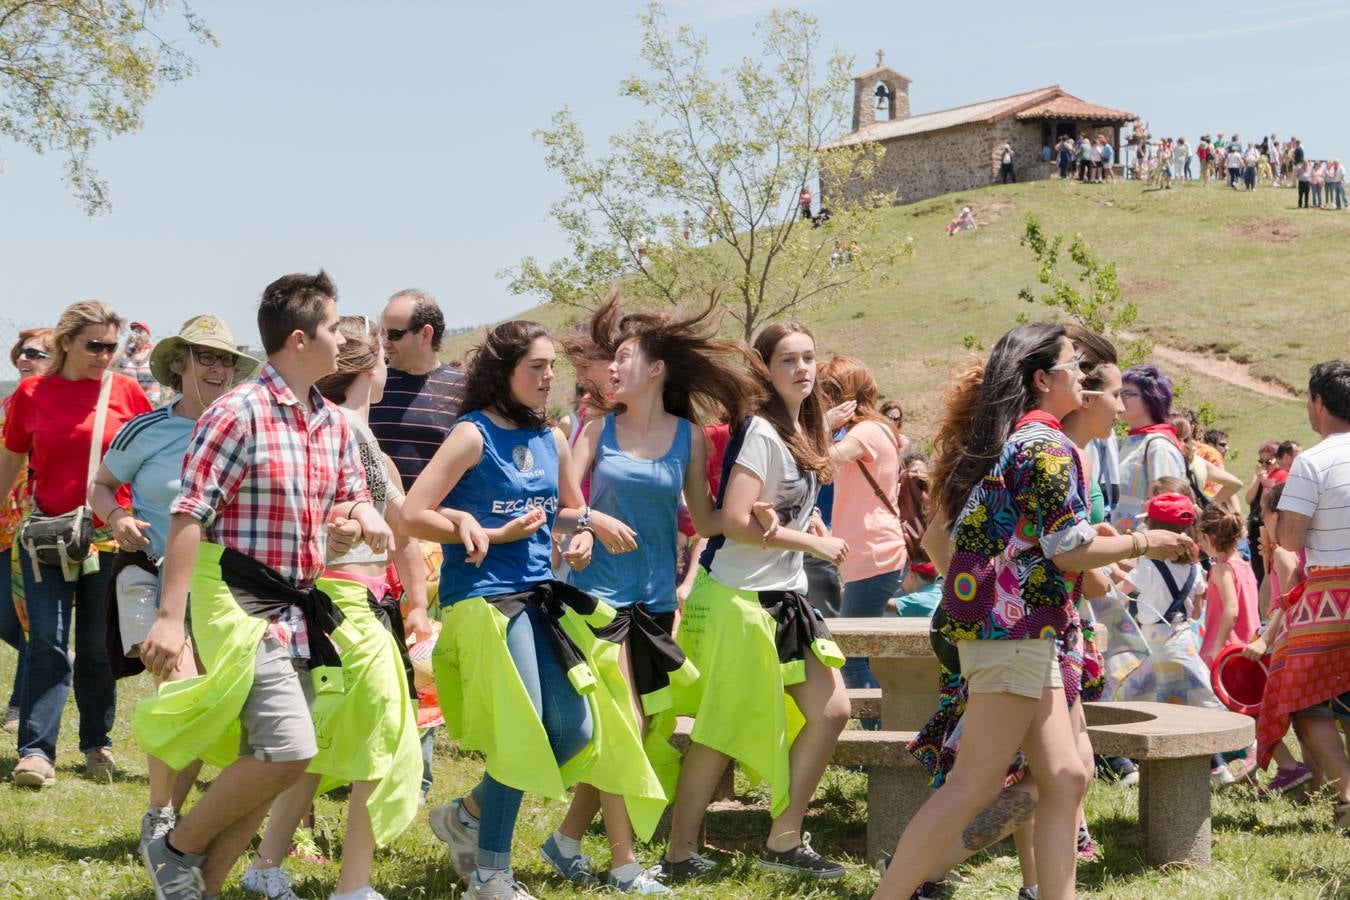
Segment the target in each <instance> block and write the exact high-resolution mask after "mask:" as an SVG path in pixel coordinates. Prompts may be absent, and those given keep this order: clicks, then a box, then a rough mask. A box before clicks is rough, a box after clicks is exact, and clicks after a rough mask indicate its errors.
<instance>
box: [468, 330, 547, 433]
mask: <svg viewBox="0 0 1350 900" xmlns="http://www.w3.org/2000/svg"><path fill="white" fill-rule="evenodd" d="M548 336H549V334H548V329H547V328H545V327H544V326H543V325H540V324H539V323H538V322H527V321H525V320H524V319H513V320H512V321H510V322H503V323H502V324H500V325H498V326H497V327H496V328H493V329H491V330H489V331H487V332H486V333H485V334H484V335H483V343H481V344H479V345H478V346H477V347H474V348H473V350H472V351H471V352H472V354H473V355H472V356H471V357H470V358H469V370H468V372H466V373H465V381H466V384H465V386H464V403H463V404H462V405H461V412H466V413H467V412H473V411H474V410H477V409H488V408H492V409H494V410H496V411H497V412H499V413H501V415H502V418H504V419H506V420H507V421H509V422H510V423H511V424H512V425H515V426H517V427H518V428H543V427H544V426H546V425H547V424H548V417H547V415H546V414H545V412H544V410H542V409H531V408H530V407H528V406H526V405H525V404H523V403H521V402H520V401H519V400H517V399H516V397H515V395H514V394H512V393H511V373H512V372H514V371H515V369H516V366H517V365H519V363H520V361H521V360H522V359H524V358H525V354H526V353H529V352H530V346H531V345H532V344H533V343H534V342H535V341H536V340H538V339H539V338H546V337H548Z"/></svg>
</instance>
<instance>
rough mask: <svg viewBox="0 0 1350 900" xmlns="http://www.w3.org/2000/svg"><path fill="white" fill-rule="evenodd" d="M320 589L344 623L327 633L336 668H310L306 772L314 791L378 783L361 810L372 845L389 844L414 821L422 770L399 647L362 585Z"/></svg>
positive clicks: (341, 583) (323, 584) (331, 582)
mask: <svg viewBox="0 0 1350 900" xmlns="http://www.w3.org/2000/svg"><path fill="white" fill-rule="evenodd" d="M318 588H319V590H321V591H323V592H324V593H325V594H327V595H328V596H329V597H330V598H331V599H332V601H333V603H334V604H336V605H337V607H338V609H340V610H342V615H343V622H342V624H341V625H339V626H338V629H337V630H336V631H335V632H334V633H333V634H332V635H331V637H332V639H333V644H334V645H335V646H336V647H337V648H338V652H339V655H340V656H341V659H342V668H341V669H337V670H334V669H331V668H327V669H316V670H315V671H314V676H315V677H314V687H315V695H314V710H313V715H314V733H315V738H316V740H317V742H318V745H319V752H318V754H317V755H316V756H315V757H314V759H312V760H310V763H309V768H308V771H309V772H311V773H316V774H319V775H321V776H323V777H322V778H321V780H320V782H319V788H318V791H317V793H318V794H325V793H327V792H328V791H330V790H332V789H333V788H335V787H338V786H339V785H342V784H348V783H350V782H355V781H374V782H378V783H377V784H376V785H375V788H374V790H373V791H371V794H370V799H369V800H368V801H367V803H366V809H367V811H368V812H369V813H370V823H371V828H372V831H373V833H374V835H375V842H376V844H378V845H379V846H381V847H383V846H387V845H388V844H389V843H390V842H391V841H393V840H394V838H396V837H398V836H399V835H400V834H402V833H403V831H404V829H406V828H407V827H408V825H409V824H411V823H412V820H413V819H414V818H415V817H416V816H417V798H418V794H419V792H420V790H421V771H422V748H421V745H420V743H419V742H418V736H417V711H416V710H415V709H414V708H413V703H412V697H411V696H410V695H409V693H408V680H407V676H406V675H405V674H404V671H403V663H402V661H401V659H400V657H399V653H398V645H397V644H395V643H394V636H393V635H392V634H390V633H389V631H388V630H387V629H385V627H384V626H383V625H381V624H380V620H379V619H377V618H376V617H375V614H374V613H373V612H371V610H370V604H369V603H368V602H367V599H366V598H367V593H368V592H367V589H366V586H365V585H363V584H360V583H357V582H354V581H346V580H343V579H340V578H322V579H320V580H319V583H318ZM335 675H336V676H340V677H337V678H334V677H333V676H335ZM325 678H327V679H328V682H329V683H330V684H331V683H333V682H336V689H332V690H325V689H324V686H323V684H324V683H323V679H325Z"/></svg>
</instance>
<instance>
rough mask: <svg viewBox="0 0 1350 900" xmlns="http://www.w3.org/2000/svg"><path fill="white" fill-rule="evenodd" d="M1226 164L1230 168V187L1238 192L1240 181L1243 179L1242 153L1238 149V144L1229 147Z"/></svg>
mask: <svg viewBox="0 0 1350 900" xmlns="http://www.w3.org/2000/svg"><path fill="white" fill-rule="evenodd" d="M1225 163H1226V164H1227V166H1228V187H1229V188H1230V189H1231V190H1234V191H1236V190H1237V183H1238V179H1239V178H1241V177H1242V151H1241V150H1239V149H1238V147H1237V144H1229V145H1228V157H1227V159H1226V160H1225Z"/></svg>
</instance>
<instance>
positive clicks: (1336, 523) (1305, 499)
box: [1280, 431, 1350, 566]
mask: <svg viewBox="0 0 1350 900" xmlns="http://www.w3.org/2000/svg"><path fill="white" fill-rule="evenodd" d="M1280 511H1281V512H1284V511H1288V512H1293V513H1298V514H1300V515H1304V516H1308V517H1310V518H1311V519H1312V521H1311V522H1309V523H1308V535H1307V538H1306V540H1305V542H1304V548H1305V549H1306V551H1307V563H1308V565H1310V566H1350V432H1345V431H1343V432H1341V433H1340V434H1333V435H1331V436H1329V437H1327V438H1324V439H1323V440H1322V441H1320V442H1319V443H1318V444H1317V445H1316V446H1313V447H1309V448H1308V449H1307V450H1304V451H1303V452H1302V453H1300V454H1299V455H1298V456H1297V457H1296V458H1295V459H1294V464H1293V465H1292V466H1290V467H1289V480H1288V481H1286V482H1285V484H1284V493H1283V494H1282V495H1281V496H1280Z"/></svg>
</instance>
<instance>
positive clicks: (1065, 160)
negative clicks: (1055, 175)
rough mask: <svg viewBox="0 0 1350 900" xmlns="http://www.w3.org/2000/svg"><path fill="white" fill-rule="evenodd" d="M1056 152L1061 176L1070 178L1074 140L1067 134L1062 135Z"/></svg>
mask: <svg viewBox="0 0 1350 900" xmlns="http://www.w3.org/2000/svg"><path fill="white" fill-rule="evenodd" d="M1055 153H1056V154H1057V155H1058V156H1057V158H1058V160H1059V177H1060V178H1061V179H1064V178H1068V177H1069V172H1071V171H1072V170H1073V140H1072V139H1071V138H1070V137H1069V136H1068V135H1067V134H1065V135H1061V136H1060V138H1059V143H1058V144H1056V145H1055Z"/></svg>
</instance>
